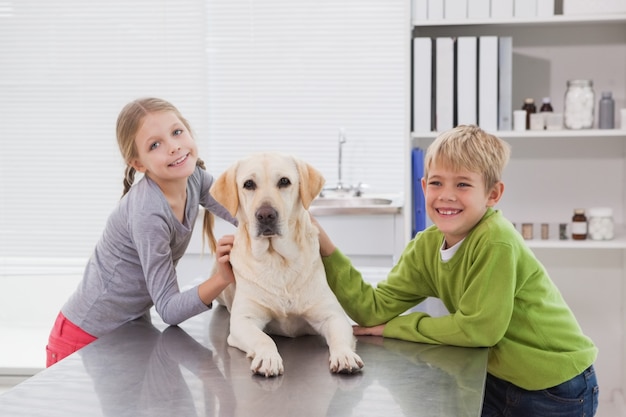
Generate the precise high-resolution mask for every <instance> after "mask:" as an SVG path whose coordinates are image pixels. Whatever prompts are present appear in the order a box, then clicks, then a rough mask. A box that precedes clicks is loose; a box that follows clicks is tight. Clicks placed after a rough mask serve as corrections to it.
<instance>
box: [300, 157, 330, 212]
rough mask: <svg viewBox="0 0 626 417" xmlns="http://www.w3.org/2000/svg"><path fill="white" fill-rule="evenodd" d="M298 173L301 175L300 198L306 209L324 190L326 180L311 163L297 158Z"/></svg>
mask: <svg viewBox="0 0 626 417" xmlns="http://www.w3.org/2000/svg"><path fill="white" fill-rule="evenodd" d="M296 165H297V166H298V174H299V175H300V200H302V205H303V206H304V208H305V209H308V208H309V206H310V205H311V201H313V199H314V198H315V197H317V196H318V194H319V193H320V192H321V191H322V187H323V186H324V183H325V182H326V180H325V179H324V177H323V176H322V173H321V172H319V171H318V170H317V169H315V168H314V167H313V166H312V165H311V164H308V163H306V162H304V161H300V160H296Z"/></svg>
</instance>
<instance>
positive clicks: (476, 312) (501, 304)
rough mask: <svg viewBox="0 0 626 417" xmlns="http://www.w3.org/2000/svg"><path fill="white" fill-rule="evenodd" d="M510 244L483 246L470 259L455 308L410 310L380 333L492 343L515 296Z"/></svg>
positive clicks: (460, 279)
mask: <svg viewBox="0 0 626 417" xmlns="http://www.w3.org/2000/svg"><path fill="white" fill-rule="evenodd" d="M515 258H516V257H515V256H513V254H512V253H511V247H510V246H509V245H506V244H492V245H487V246H485V247H484V248H483V250H482V251H480V252H479V253H478V254H477V256H476V257H475V258H474V259H473V261H472V264H471V266H470V267H469V268H468V269H467V271H466V272H465V276H460V275H459V276H457V277H455V278H456V279H457V280H458V282H457V283H455V285H458V286H460V287H459V288H458V291H460V292H461V293H460V295H459V298H458V301H457V302H453V301H451V300H449V301H451V302H450V304H456V305H458V307H457V308H456V311H455V312H453V313H451V314H450V315H447V316H442V317H430V316H428V315H427V314H425V313H412V314H408V315H405V316H399V317H396V318H394V319H392V320H390V321H389V322H388V323H387V325H386V326H385V329H384V332H383V336H385V337H392V338H396V339H403V340H410V341H415V342H422V343H433V344H447V345H456V346H469V347H478V346H493V345H495V344H496V343H498V342H499V341H500V340H501V339H502V337H503V336H504V334H505V333H506V331H507V329H508V326H509V323H510V320H511V316H512V312H513V301H514V298H515V286H516V276H517V271H516V266H515Z"/></svg>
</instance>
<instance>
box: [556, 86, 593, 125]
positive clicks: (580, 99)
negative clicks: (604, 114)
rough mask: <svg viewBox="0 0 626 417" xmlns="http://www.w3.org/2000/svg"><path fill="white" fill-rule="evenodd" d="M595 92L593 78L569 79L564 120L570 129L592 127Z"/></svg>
mask: <svg viewBox="0 0 626 417" xmlns="http://www.w3.org/2000/svg"><path fill="white" fill-rule="evenodd" d="M595 100H596V99H595V93H594V91H593V82H592V81H591V80H569V81H568V82H567V91H565V111H564V115H563V116H564V117H563V122H564V124H565V127H566V128H568V129H591V128H592V127H593V111H594V106H595Z"/></svg>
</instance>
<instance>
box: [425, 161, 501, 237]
mask: <svg viewBox="0 0 626 417" xmlns="http://www.w3.org/2000/svg"><path fill="white" fill-rule="evenodd" d="M422 189H423V190H424V195H425V197H426V213H427V214H428V217H430V219H431V220H432V221H433V223H434V224H435V225H436V226H437V228H439V230H441V232H443V234H444V237H445V239H446V248H449V247H452V246H454V245H456V244H457V243H458V242H460V241H461V240H462V239H463V238H465V236H467V234H468V233H469V232H470V230H472V228H473V227H474V226H475V225H476V224H477V223H478V222H479V221H480V219H481V218H482V217H483V215H484V214H485V212H486V211H487V208H488V207H493V206H494V205H495V204H496V203H497V202H498V200H500V197H502V192H503V191H504V184H503V183H502V182H498V183H497V184H496V185H495V186H494V187H493V188H492V189H491V190H486V189H485V182H484V179H483V176H482V174H479V173H476V172H471V171H465V170H461V171H458V172H455V171H453V170H450V169H447V168H446V167H445V166H441V165H437V164H435V163H433V164H432V166H431V168H430V169H429V174H428V179H426V178H422Z"/></svg>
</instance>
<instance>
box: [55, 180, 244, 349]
mask: <svg viewBox="0 0 626 417" xmlns="http://www.w3.org/2000/svg"><path fill="white" fill-rule="evenodd" d="M212 183H213V177H212V176H211V174H209V173H208V172H206V171H204V170H202V169H200V168H196V170H195V172H194V173H193V174H192V175H191V176H190V177H189V179H188V181H187V203H186V207H185V218H184V221H183V223H181V222H180V221H179V220H178V219H177V218H176V217H175V216H174V213H173V212H172V210H171V208H170V206H169V204H168V202H167V200H166V199H165V196H164V195H163V193H162V192H161V190H160V188H159V186H158V185H157V184H156V183H154V182H153V181H152V180H150V179H149V178H147V177H143V178H142V179H141V180H139V181H138V182H137V183H136V184H135V185H134V186H133V187H132V188H131V189H130V191H129V192H128V193H127V194H126V195H125V196H124V197H123V198H122V199H121V200H120V202H119V204H118V206H117V207H116V208H115V210H114V211H113V213H112V214H111V215H110V216H109V219H108V221H107V224H106V227H105V229H104V232H103V234H102V236H101V238H100V240H99V241H98V243H97V245H96V248H95V251H94V253H93V254H92V256H91V258H90V259H89V262H88V264H87V266H86V268H85V272H84V275H83V279H82V281H81V282H80V283H79V285H78V288H77V289H76V291H75V292H74V293H73V294H72V295H71V296H70V298H69V299H68V301H67V302H66V303H65V305H64V306H63V307H62V309H61V311H62V312H63V315H65V317H67V318H68V319H69V320H70V321H71V322H72V323H74V324H76V325H77V326H79V327H80V328H81V329H83V330H84V331H86V332H87V333H89V334H91V335H92V336H95V337H100V336H102V335H104V334H106V333H108V332H110V331H112V330H114V329H115V328H117V327H118V326H120V325H122V324H124V323H126V322H128V321H131V320H134V319H136V318H139V317H141V316H143V315H144V314H146V313H147V312H148V311H149V309H150V308H151V307H152V306H153V305H154V306H155V307H156V310H157V312H158V313H159V315H160V316H161V318H162V319H163V321H165V322H166V323H168V324H178V323H180V322H182V321H184V320H186V319H188V318H189V317H192V316H194V315H196V314H199V313H201V312H203V311H206V310H207V309H209V307H207V306H206V305H205V304H204V303H203V302H202V301H201V300H200V297H199V295H198V289H197V287H194V288H191V289H189V290H187V291H184V292H180V290H179V287H178V281H177V277H176V269H175V267H176V264H177V262H178V261H179V259H180V258H181V257H182V256H183V254H184V253H185V250H186V249H187V246H188V245H189V241H190V239H191V233H192V231H193V226H194V223H195V221H196V217H197V216H198V212H199V205H202V206H203V207H205V208H206V209H208V210H209V211H211V212H212V213H214V214H215V215H217V216H219V217H221V218H223V219H225V220H227V221H230V222H231V223H233V224H235V223H236V220H235V219H233V217H232V216H231V215H230V214H229V213H228V212H227V211H226V209H225V208H224V207H222V206H221V205H220V204H219V203H218V202H217V201H215V200H214V199H213V197H211V195H210V194H209V188H210V187H211V184H212ZM206 272H207V275H208V272H209V271H206Z"/></svg>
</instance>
